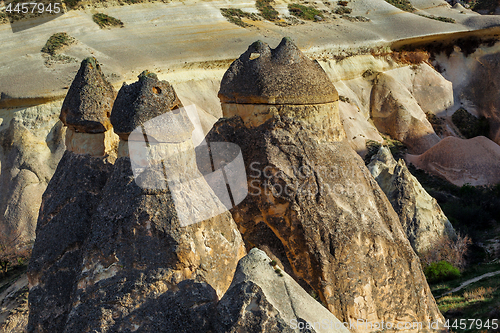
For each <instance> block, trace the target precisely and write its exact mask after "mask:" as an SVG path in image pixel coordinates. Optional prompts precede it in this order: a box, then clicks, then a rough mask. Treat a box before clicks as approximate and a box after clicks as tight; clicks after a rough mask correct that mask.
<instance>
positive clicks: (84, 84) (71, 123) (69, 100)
mask: <svg viewBox="0 0 500 333" xmlns="http://www.w3.org/2000/svg"><path fill="white" fill-rule="evenodd" d="M115 97H116V93H115V91H114V89H113V86H112V85H111V83H109V82H108V81H107V80H106V78H105V76H104V74H103V73H102V71H101V67H100V65H99V63H98V62H97V60H96V59H95V58H87V59H85V60H83V61H82V64H81V66H80V70H79V71H78V73H77V74H76V77H75V79H74V80H73V83H72V84H71V87H70V88H69V91H68V94H67V95H66V98H65V99H64V103H63V106H62V109H61V116H60V119H61V121H62V122H63V123H64V125H66V126H67V127H69V128H71V129H74V130H75V131H77V132H84V133H103V132H106V131H107V130H109V129H110V128H111V123H110V121H109V116H110V114H111V109H112V108H113V101H114V99H115Z"/></svg>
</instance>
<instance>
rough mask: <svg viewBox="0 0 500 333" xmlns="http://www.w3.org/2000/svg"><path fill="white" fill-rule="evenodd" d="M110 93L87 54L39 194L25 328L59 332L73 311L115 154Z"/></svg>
mask: <svg viewBox="0 0 500 333" xmlns="http://www.w3.org/2000/svg"><path fill="white" fill-rule="evenodd" d="M113 97H114V92H113V88H112V86H111V85H110V84H109V83H108V82H106V80H105V79H104V77H103V75H102V72H101V71H100V69H99V65H98V64H97V61H96V60H95V59H93V58H89V59H85V60H84V61H83V62H82V65H81V67H80V71H79V72H78V74H77V75H76V78H75V80H74V82H73V84H72V85H71V89H70V90H69V91H68V95H67V96H66V99H65V101H64V103H63V107H62V110H61V116H60V118H61V120H62V121H63V123H64V124H65V125H66V126H68V128H67V130H66V151H65V153H64V155H63V157H62V158H61V160H60V162H59V164H58V166H57V169H56V171H55V173H54V175H53V177H52V178H51V180H50V182H49V184H48V186H47V189H46V191H45V193H44V194H43V197H42V205H41V208H40V214H39V217H38V222H37V228H36V241H35V244H34V246H33V253H32V256H31V260H30V263H29V267H28V279H29V284H30V293H29V307H30V314H29V323H28V328H27V330H28V332H62V331H63V329H64V325H65V323H66V320H67V318H68V315H69V313H70V311H71V304H72V301H73V292H74V282H75V281H76V279H77V277H78V275H79V274H80V270H81V264H82V255H83V251H84V246H83V244H84V243H85V242H86V240H87V238H88V236H89V234H90V233H91V229H92V226H91V217H92V214H93V213H94V211H95V209H96V208H97V206H98V204H99V202H100V200H101V196H102V190H103V188H104V185H105V184H106V182H107V180H108V178H109V176H110V175H111V172H112V170H113V164H112V163H113V162H114V160H115V158H116V148H117V147H116V142H117V139H118V137H117V136H116V135H115V134H114V133H113V131H112V129H110V122H109V111H110V110H108V109H110V108H111V105H112V104H113ZM100 99H102V100H103V103H100V102H99V100H100Z"/></svg>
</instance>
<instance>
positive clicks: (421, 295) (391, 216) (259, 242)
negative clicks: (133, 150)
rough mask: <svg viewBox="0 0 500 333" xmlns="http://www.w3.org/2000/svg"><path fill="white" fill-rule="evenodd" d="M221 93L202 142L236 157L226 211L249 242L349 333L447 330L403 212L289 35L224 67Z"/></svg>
mask: <svg viewBox="0 0 500 333" xmlns="http://www.w3.org/2000/svg"><path fill="white" fill-rule="evenodd" d="M219 97H220V100H221V102H222V110H223V113H224V117H225V118H222V119H221V120H219V121H218V122H217V123H216V124H215V125H214V128H213V129H212V131H211V132H210V133H209V134H208V136H207V141H209V142H220V141H226V142H232V143H235V144H237V145H239V146H240V147H241V150H242V152H243V159H244V161H245V166H246V172H247V177H248V187H249V194H248V196H247V198H246V199H245V200H244V201H243V202H242V203H240V204H239V205H238V206H236V207H235V208H233V210H232V214H233V218H234V220H235V221H236V223H237V224H238V227H239V229H240V231H241V233H242V235H243V239H244V240H245V243H246V245H247V247H248V248H250V247H253V246H257V247H259V248H261V249H263V250H265V251H266V252H267V253H268V255H269V256H270V257H271V258H272V259H275V260H276V261H277V262H278V263H279V265H281V266H282V267H283V268H284V269H285V271H286V272H287V273H288V274H289V275H291V276H292V277H294V279H295V280H296V281H298V282H299V283H300V284H301V285H302V286H303V287H304V288H305V289H306V290H311V289H314V290H315V291H316V292H317V293H318V294H319V296H320V298H321V300H322V301H323V302H324V303H325V304H326V305H327V306H328V309H329V310H330V311H331V312H332V313H333V314H334V315H335V316H336V317H337V318H338V319H339V320H341V321H342V322H350V323H353V324H354V326H350V328H352V330H353V331H356V332H364V331H373V332H374V331H377V330H380V329H381V328H380V327H378V328H377V326H376V325H370V323H378V324H380V323H381V322H382V321H384V322H392V323H396V322H422V323H429V322H432V321H436V320H437V321H439V322H441V323H442V321H443V317H442V315H441V314H440V312H439V310H438V308H437V305H436V302H435V300H434V298H433V296H432V294H431V291H430V289H429V286H428V285H427V282H426V280H425V277H424V274H423V273H422V269H421V267H420V262H419V260H418V258H417V256H416V255H415V253H414V251H413V249H412V248H411V246H410V243H409V242H408V240H407V238H406V235H405V234H404V232H403V230H402V227H401V224H400V222H399V219H398V216H397V215H396V213H395V212H394V209H393V208H392V206H391V204H390V202H389V201H388V200H387V198H386V196H385V195H384V193H383V192H382V190H381V189H380V187H379V186H378V184H377V183H376V182H375V180H374V179H373V177H372V176H371V174H370V172H369V171H368V169H367V168H366V167H365V165H364V163H363V161H362V160H361V158H360V157H359V156H358V155H357V154H356V153H355V152H354V151H353V150H352V148H351V147H350V146H349V144H348V143H347V142H345V141H343V138H344V135H343V129H342V125H341V124H340V121H339V120H338V119H339V115H338V101H337V93H336V91H335V88H334V87H333V85H332V84H331V82H329V81H328V80H327V78H326V74H325V73H324V72H322V70H321V68H320V67H319V66H317V65H316V64H315V63H314V62H312V61H311V60H309V59H307V58H306V57H305V56H304V55H303V54H302V53H301V52H300V50H299V49H298V48H297V47H296V46H295V45H293V43H292V42H291V41H290V40H289V39H284V40H283V41H282V42H281V44H280V45H279V46H278V47H277V48H276V49H274V50H272V49H270V48H269V46H268V45H267V44H265V43H262V42H256V43H254V44H252V45H251V46H250V47H249V48H248V50H247V51H246V52H245V53H243V54H242V55H241V56H240V58H239V59H237V60H236V61H235V62H233V64H232V65H231V66H230V68H229V69H228V71H227V72H226V74H225V75H224V78H223V80H222V82H221V89H220V92H219ZM358 320H359V321H358ZM361 323H363V324H361ZM365 324H367V325H365ZM423 325H426V324H423ZM410 331H411V330H410ZM413 331H415V332H417V331H418V332H424V331H427V327H426V326H423V328H422V329H420V328H417V329H415V330H413Z"/></svg>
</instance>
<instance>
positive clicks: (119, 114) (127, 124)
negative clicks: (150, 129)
mask: <svg viewBox="0 0 500 333" xmlns="http://www.w3.org/2000/svg"><path fill="white" fill-rule="evenodd" d="M181 107H182V104H181V101H180V100H179V98H178V97H177V94H176V93H175V91H174V88H173V87H172V86H171V85H170V84H169V83H168V82H167V81H159V80H158V77H157V76H156V74H154V73H150V72H148V71H144V72H142V73H141V74H140V75H139V80H138V81H136V82H134V83H132V84H130V85H127V84H125V83H124V84H123V86H122V87H121V89H120V91H119V92H118V96H117V97H116V101H115V105H114V106H113V111H112V112H111V123H112V124H113V129H114V131H115V133H116V134H118V135H120V137H121V138H123V139H126V138H127V136H128V134H130V133H132V131H133V130H134V129H136V128H137V127H139V126H141V125H143V124H144V123H146V122H147V121H149V120H151V119H153V118H156V117H158V116H160V115H162V114H164V113H166V112H169V111H171V110H175V109H178V108H181ZM190 126H192V124H191V125H190Z"/></svg>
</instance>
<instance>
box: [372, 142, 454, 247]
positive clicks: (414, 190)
mask: <svg viewBox="0 0 500 333" xmlns="http://www.w3.org/2000/svg"><path fill="white" fill-rule="evenodd" d="M368 169H369V170H370V172H371V174H372V175H373V177H374V178H375V179H376V180H377V183H378V184H379V185H380V188H381V189H382V190H383V191H384V193H385V195H386V196H387V198H388V199H389V201H390V202H391V204H392V207H393V208H394V210H395V211H396V213H397V214H398V216H399V220H400V221H401V225H402V226H403V229H404V231H405V233H406V236H407V237H408V240H409V241H410V243H411V245H412V247H413V249H414V250H415V252H416V253H417V254H420V253H425V252H426V251H428V250H431V249H432V246H433V245H434V244H437V243H438V242H439V241H440V240H441V239H442V238H443V237H450V238H452V239H454V238H455V237H456V234H455V230H454V229H453V226H452V225H451V223H450V221H449V220H448V218H446V216H445V215H444V213H443V211H442V210H441V207H439V204H438V203H437V201H436V199H434V198H433V197H431V196H430V195H429V194H428V193H427V192H426V191H425V189H424V188H423V187H422V185H420V183H419V182H418V180H417V179H416V178H415V177H414V176H413V175H412V174H411V173H410V171H409V170H408V168H407V167H406V164H405V162H404V161H403V160H399V161H397V162H396V160H394V158H393V157H392V154H391V151H390V150H389V148H387V147H384V146H382V147H380V150H379V151H378V153H377V154H376V155H375V156H373V157H372V160H371V162H370V164H369V165H368Z"/></svg>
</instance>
